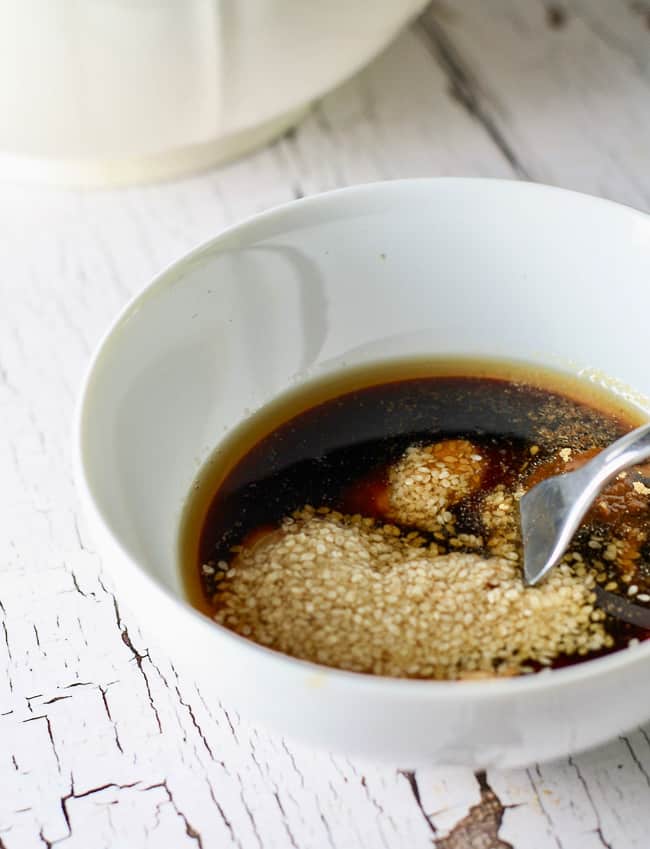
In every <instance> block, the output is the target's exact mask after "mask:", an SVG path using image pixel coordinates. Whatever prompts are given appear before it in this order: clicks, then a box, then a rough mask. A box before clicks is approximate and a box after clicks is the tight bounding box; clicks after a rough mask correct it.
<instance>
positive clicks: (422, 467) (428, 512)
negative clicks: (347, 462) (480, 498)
mask: <svg viewBox="0 0 650 849" xmlns="http://www.w3.org/2000/svg"><path fill="white" fill-rule="evenodd" d="M485 465H486V462H485V459H484V458H483V457H482V456H481V454H480V453H479V452H478V449H477V448H476V446H474V445H472V443H471V442H469V440H467V439H446V440H444V441H441V442H436V443H433V444H432V445H412V446H410V447H409V448H408V449H407V450H406V452H405V454H404V456H403V457H402V458H401V460H399V462H397V463H395V465H394V466H392V468H391V469H390V472H389V476H388V498H389V505H390V507H389V516H390V517H391V518H393V519H395V520H396V521H398V522H399V523H400V524H404V525H408V526H411V527H416V528H420V529H421V530H425V531H432V532H435V531H437V530H439V529H440V528H442V527H444V526H445V525H449V524H450V523H451V522H452V518H453V517H452V514H451V513H450V512H449V509H448V508H449V507H450V506H452V505H454V504H456V503H457V502H458V501H460V500H461V499H462V498H464V497H465V496H467V495H469V494H470V493H471V492H473V491H475V490H477V489H478V487H479V486H480V483H481V478H482V476H483V474H484V471H485Z"/></svg>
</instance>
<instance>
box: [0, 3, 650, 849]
mask: <svg viewBox="0 0 650 849" xmlns="http://www.w3.org/2000/svg"><path fill="white" fill-rule="evenodd" d="M554 5H558V3H555V4H554ZM559 5H562V6H563V8H565V9H566V10H567V19H566V25H565V26H563V27H561V28H560V29H551V28H550V27H549V26H548V25H547V23H546V13H545V8H544V4H543V3H542V2H541V0H527V2H525V3H522V2H520V0H510V2H508V0H491V2H490V3H485V2H481V0H453V2H451V0H445V2H444V4H443V3H442V2H441V3H437V4H436V5H435V6H434V7H432V9H431V10H430V11H429V12H428V13H427V17H426V19H425V20H424V21H423V22H421V23H419V24H416V25H415V26H414V27H413V29H412V30H411V31H410V32H408V33H405V34H404V35H403V36H402V37H401V38H400V39H399V40H398V41H397V42H396V43H395V44H394V45H393V46H392V47H391V48H390V49H389V50H388V52H387V53H386V54H385V55H384V56H382V57H380V59H378V60H377V61H376V62H375V63H374V64H373V66H372V67H371V68H370V69H368V70H367V71H366V72H365V73H363V74H362V75H361V76H360V77H358V78H357V79H355V80H353V81H352V82H350V83H348V84H347V85H345V86H344V87H343V88H342V89H341V90H339V91H338V92H336V93H335V94H333V95H331V96H329V97H327V98H326V99H325V101H324V102H323V103H322V104H321V105H320V106H319V107H318V109H317V110H316V111H315V113H314V114H313V115H312V116H311V117H310V118H308V119H307V121H305V123H304V124H303V125H302V126H301V127H300V128H299V130H298V131H297V132H296V133H295V134H290V135H289V136H288V137H286V138H284V139H283V140H281V141H279V142H278V143H276V144H275V145H272V146H271V147H269V148H268V149H266V150H264V151H261V152H259V153H257V154H255V155H253V156H251V157H248V158H247V159H245V160H243V161H241V162H238V163H235V164H232V165H229V166H227V167H225V168H222V169H219V170H217V171H212V172H209V173H207V174H205V175H202V176H198V177H194V178H191V179H187V180H184V181H181V182H177V183H173V184H167V185H161V186H151V187H145V188H135V189H129V190H124V191H118V192H114V193H87V194H82V193H72V192H64V191H54V190H39V189H36V188H20V187H11V186H3V187H2V191H1V192H0V298H1V301H0V303H1V308H0V427H1V433H2V438H1V439H0V481H1V484H0V516H2V519H1V520H0V849H31V847H44V846H54V845H60V846H62V847H67V849H73V847H79V849H89V848H90V847H92V849H94V847H104V846H106V847H109V846H110V847H148V846H151V847H156V849H160V847H192V849H195V847H197V846H198V847H200V849H210V848H211V847H218V849H222V847H224V849H226V847H230V846H233V847H239V849H249V847H252V848H253V849H254V847H260V849H273V848H274V847H277V849H287V847H300V849H321V847H323V848H324V849H371V847H372V849H375V848H376V847H380V848H381V847H386V849H392V847H408V849H425V847H431V846H432V841H434V840H436V839H441V838H444V837H445V836H446V835H448V834H449V833H450V832H452V831H453V828H454V826H455V825H456V824H457V823H458V822H459V821H460V820H462V819H463V818H464V817H465V815H466V814H467V812H468V810H469V809H470V807H471V806H472V805H475V804H477V803H478V801H479V799H480V788H479V784H478V783H477V781H476V779H475V777H474V776H473V775H472V773H471V771H470V770H467V769H462V768H457V767H456V768H443V767H436V766H432V767H430V768H428V769H423V770H419V771H418V772H417V774H416V775H414V776H411V777H409V776H408V775H405V774H403V773H401V772H399V771H398V770H396V769H390V768H384V767H375V766H367V765H365V766H362V765H360V764H356V763H352V762H350V761H349V760H347V759H346V758H344V757H329V756H327V755H325V754H322V753H321V754H317V753H314V752H311V751H307V750H305V749H302V748H299V747H297V746H294V745H293V744H292V742H291V741H282V740H278V739H274V738H269V737H267V736H266V734H264V733H263V732H262V731H258V730H254V729H250V728H247V727H246V726H245V725H243V724H242V723H241V722H240V721H239V719H238V717H237V716H236V715H234V714H232V713H230V712H229V713H226V712H225V711H224V709H223V708H222V707H221V706H220V705H218V704H212V703H206V702H205V701H204V700H203V698H202V695H201V693H200V692H199V691H198V690H197V689H196V687H195V685H194V684H193V682H192V681H191V680H190V679H188V677H187V676H186V675H184V673H183V670H181V669H176V668H175V667H174V666H173V665H172V663H171V662H170V659H169V658H167V657H165V656H164V654H162V652H161V651H160V650H159V649H158V647H157V645H156V639H155V635H152V634H148V635H146V636H145V635H143V634H141V633H140V631H139V630H138V626H137V621H138V617H137V608H136V609H133V606H132V604H131V602H132V600H131V599H129V598H127V597H121V598H119V599H117V600H116V599H115V598H114V596H113V594H112V588H111V585H110V581H109V579H108V577H107V575H106V573H105V572H104V570H103V564H102V562H101V559H100V558H99V556H98V555H97V554H96V553H95V551H94V547H93V544H92V541H91V540H90V539H88V537H87V533H86V529H85V525H84V522H83V518H82V517H81V516H80V515H79V511H78V504H77V500H76V497H75V493H74V490H73V486H72V480H71V475H70V427H71V415H72V409H73V404H74V399H75V395H76V392H77V388H78V385H79V382H80V379H81V376H82V373H83V370H84V368H85V365H86V363H87V360H88V356H89V353H90V351H91V350H92V348H93V346H94V345H95V344H96V342H97V340H98V338H99V336H100V334H101V332H102V331H103V329H104V327H105V326H106V324H107V323H108V321H109V320H110V319H111V318H112V317H113V316H114V314H115V313H116V312H117V310H118V309H119V308H120V307H121V306H122V305H123V303H124V301H125V300H126V298H128V297H129V296H130V295H132V294H133V293H134V292H136V291H137V290H138V289H139V288H140V287H141V286H142V285H143V284H144V283H145V282H146V281H147V279H148V278H149V277H150V276H151V275H152V274H154V273H155V272H157V271H159V270H160V269H161V268H162V267H163V266H164V265H166V264H167V263H168V262H170V261H171V260H173V259H175V258H176V257H178V256H180V255H181V254H182V253H184V252H185V251H186V250H187V249H188V248H190V247H192V246H193V245H195V244H196V243H197V242H199V241H201V240H203V239H205V238H207V237H209V236H211V235H213V234H214V233H215V232H217V231H218V230H219V229H220V228H222V227H223V226H225V225H226V224H228V223H230V222H233V221H236V220H238V219H241V218H242V217H244V216H246V215H249V214H252V213H254V212H257V211H259V210H261V209H266V208H268V207H269V206H272V205H274V204H277V203H281V202H284V201H286V200H289V199H291V198H292V197H294V196H299V195H307V194H311V193H314V192H317V191H322V190H326V189H330V188H334V187H336V186H339V185H343V184H347V183H351V182H361V181H366V180H375V179H382V178H394V177H401V176H414V175H433V174H474V175H490V176H513V175H514V174H516V173H520V174H526V175H528V176H529V177H530V178H531V179H538V180H545V181H547V182H552V183H558V184H561V185H567V186H571V187H575V188H580V189H582V190H585V191H589V192H593V193H596V194H604V195H606V196H609V197H612V198H615V199H618V200H621V201H625V202H631V203H633V204H635V205H637V206H641V207H645V208H649V207H650V170H649V169H648V150H650V118H649V115H650V112H649V111H648V108H647V105H648V101H649V98H650V60H649V59H648V57H649V56H650V30H648V29H647V25H646V23H645V18H644V17H643V15H642V13H641V12H640V11H639V8H640V7H641V6H642V5H643V4H639V3H637V4H631V3H628V2H626V0H566V2H564V3H563V2H561V0H560V3H559ZM632 6H634V8H631V7H632ZM441 51H442V52H441ZM450 87H452V88H453V89H454V90H455V92H456V95H457V97H450V96H449V94H448V91H449V89H450ZM459 95H460V96H461V102H459V100H458V99H457V98H458V96H459ZM411 779H412V780H411ZM487 782H488V784H489V787H491V788H492V790H493V791H494V793H496V795H497V797H498V798H499V800H500V802H501V804H502V805H503V807H504V813H503V820H502V824H501V829H500V839H501V840H503V841H509V842H510V843H511V844H512V845H513V846H514V847H516V849H547V847H548V848H549V849H551V848H552V849H558V847H559V849H562V847H564V849H603V847H612V849H634V847H639V849H645V848H646V847H647V846H648V827H649V825H650V732H648V731H643V730H640V731H636V732H635V733H633V734H630V735H629V736H628V737H626V738H625V739H622V740H618V741H614V742H612V743H610V744H609V745H608V746H606V747H604V748H601V749H599V750H597V751H594V752H590V753H587V754H583V755H579V756H576V757H574V758H572V759H567V760H564V761H561V762H558V763H556V764H552V765H544V766H540V767H538V768H537V767H533V768H531V769H529V770H515V771H510V772H489V773H488V775H487ZM415 791H417V799H416V792H415ZM418 800H419V804H418ZM485 845H486V847H487V849H490V846H491V845H492V841H490V842H488V843H486V844H485Z"/></svg>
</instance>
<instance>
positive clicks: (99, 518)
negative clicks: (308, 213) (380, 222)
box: [72, 177, 650, 701]
mask: <svg viewBox="0 0 650 849" xmlns="http://www.w3.org/2000/svg"><path fill="white" fill-rule="evenodd" d="M442 184H444V185H447V186H449V185H451V186H458V188H459V189H463V190H469V191H474V190H475V189H476V190H477V191H483V190H485V189H487V190H488V191H496V192H503V191H509V192H513V198H515V201H514V207H515V208H516V196H517V195H519V194H525V195H535V194H538V195H540V196H542V195H557V196H558V198H560V199H561V198H562V197H569V198H571V199H573V200H579V201H580V202H584V203H587V204H595V205H596V206H599V207H601V208H604V209H607V208H609V209H611V210H612V211H614V214H615V215H618V214H620V213H621V212H622V213H624V214H627V215H632V216H633V217H634V218H636V219H637V220H639V221H643V223H644V226H645V227H647V228H648V238H649V242H650V214H648V213H645V212H643V211H641V210H639V209H636V208H635V207H632V206H630V205H628V204H624V203H619V202H617V201H612V200H608V199H606V198H601V197H598V196H596V195H591V194H588V193H585V192H578V191H574V190H572V189H564V188H560V187H558V186H550V185H546V184H543V183H533V182H529V181H523V180H516V179H503V178H491V177H415V178H407V179H398V180H381V181H374V182H370V183H361V184H355V185H351V186H345V187H342V188H337V189H334V190H331V191H325V192H321V193H318V194H315V195H310V196H308V197H305V198H300V199H297V200H290V201H288V202H286V203H283V204H280V205H278V206H275V207H272V208H270V209H266V210H264V211H262V212H259V213H256V214H254V215H252V216H249V217H247V218H245V219H243V220H242V221H239V222H237V223H235V224H232V225H229V226H228V227H226V228H225V229H224V230H222V231H221V232H219V233H218V234H217V235H216V236H212V237H210V238H208V239H206V240H203V241H202V242H199V243H198V244H197V245H196V246H195V247H194V248H192V249H190V250H189V251H188V252H186V253H185V254H183V255H182V256H181V257H179V258H178V259H175V260H173V261H171V262H170V263H168V264H167V265H166V266H165V267H164V268H163V269H162V270H161V271H160V272H158V273H157V274H155V275H154V276H153V278H152V279H150V280H149V282H147V283H146V284H145V285H144V286H143V287H142V288H141V289H140V290H139V291H138V292H137V293H136V294H135V295H134V296H133V297H131V298H130V299H129V300H128V301H127V303H126V304H125V305H124V306H123V307H122V309H121V310H120V311H119V312H118V314H117V315H116V317H115V318H114V319H113V320H112V321H111V322H110V324H109V326H108V327H107V329H106V330H105V331H104V333H103V334H102V335H101V337H100V339H99V341H98V342H97V344H96V346H95V348H94V350H93V353H92V355H91V357H90V360H89V362H88V364H87V366H86V369H85V373H84V376H83V378H82V381H81V385H80V389H79V392H78V396H77V401H76V405H75V411H74V422H73V433H72V439H73V446H72V450H73V467H74V468H73V474H74V481H75V485H76V489H77V492H78V493H79V494H80V496H81V503H82V506H83V509H84V511H85V512H86V514H87V515H88V516H89V517H90V518H91V519H92V520H93V522H94V523H95V524H97V525H99V526H100V527H101V528H102V530H103V531H104V533H105V534H107V535H108V537H109V538H110V542H111V544H112V545H113V547H114V548H116V549H117V551H118V552H119V554H120V555H121V561H122V562H123V563H125V564H128V568H129V569H132V570H134V571H135V572H136V573H138V574H139V576H140V577H141V578H142V579H144V581H145V583H146V584H147V585H148V587H149V588H150V590H151V591H152V592H153V593H154V594H155V595H156V596H157V597H158V598H159V599H160V600H161V601H167V602H171V604H172V605H173V606H174V607H175V608H176V609H177V610H178V613H179V615H181V616H182V617H183V618H184V617H190V619H191V620H193V621H194V622H195V623H196V624H197V626H198V627H201V628H205V629H206V630H205V633H206V638H207V639H214V638H215V636H216V637H217V638H219V639H221V640H226V641H229V642H231V644H232V645H233V647H236V648H237V649H238V650H240V651H244V653H246V654H248V655H249V656H250V659H251V660H256V659H257V660H259V662H266V663H267V664H269V663H274V664H276V665H278V664H279V665H282V666H284V668H285V671H287V672H291V671H293V672H294V673H295V674H296V675H297V676H298V675H302V676H304V677H306V678H308V679H309V680H311V681H314V682H315V681H318V683H319V685H321V684H327V685H328V686H329V685H340V686H346V687H353V688H355V689H357V690H358V691H360V692H366V691H367V692H368V694H373V695H374V694H378V693H379V692H380V691H383V692H384V693H386V694H390V695H394V696H396V697H403V698H404V697H408V695H412V696H413V697H418V698H423V697H428V698H431V699H433V700H442V701H447V700H452V701H453V700H455V699H457V698H458V697H459V696H461V697H463V698H464V699H466V698H503V697H507V696H511V695H524V694H528V693H534V692H536V691H538V690H539V689H544V690H554V689H556V688H561V687H566V686H569V685H571V684H579V683H582V682H585V681H587V680H591V679H594V678H600V677H605V676H607V674H608V673H610V672H614V671H616V670H621V669H622V668H623V667H626V666H630V665H639V664H640V663H642V662H644V661H646V662H647V660H648V659H649V658H650V639H648V640H646V641H642V642H641V643H639V644H638V645H635V646H630V647H627V648H623V649H619V650H618V651H614V652H612V653H611V654H608V655H605V656H604V657H598V658H593V659H591V660H586V661H583V662H579V663H576V664H572V665H570V666H566V667H562V668H560V669H546V670H543V671H541V672H538V673H535V674H531V675H521V676H514V677H512V678H498V677H492V678H486V679H481V680H442V681H441V680H431V679H413V678H396V677H390V676H383V675H373V674H369V673H363V672H353V671H350V670H346V669H338V668H336V667H330V666H325V665H322V664H319V663H316V662H313V661H308V660H303V659H301V658H296V657H292V656H291V655H288V654H284V653H283V652H280V651H277V650H276V649H271V648H269V647H267V646H263V645H260V644H258V643H255V642H253V641H252V640H249V639H247V638H246V637H243V636H240V635H239V634H237V633H235V632H234V631H231V630H229V629H228V628H225V627H224V626H222V625H219V624H218V623H216V622H214V621H213V620H212V619H211V618H210V617H209V616H207V615H206V614H203V613H201V612H200V611H198V610H197V609H196V608H194V607H193V606H192V605H191V604H190V602H189V601H188V600H187V599H186V598H184V597H183V596H181V595H177V594H176V593H174V592H173V591H172V590H171V589H170V588H169V587H167V586H165V585H164V584H162V583H161V582H160V581H158V580H157V579H156V578H154V577H153V576H152V574H151V573H150V572H149V570H148V569H147V568H146V567H145V566H144V565H143V562H141V561H140V559H139V558H136V557H134V556H133V555H132V554H131V553H130V552H129V551H128V550H127V549H126V548H125V546H124V545H123V544H122V541H121V540H120V538H119V537H118V536H117V535H116V534H115V533H113V530H112V529H111V527H110V525H109V523H108V522H107V521H106V520H105V519H104V517H103V514H102V510H101V508H100V506H99V504H98V503H97V500H96V499H95V496H94V494H93V490H92V486H91V484H90V482H89V479H88V476H87V471H86V463H85V451H84V442H85V438H84V431H85V422H86V414H87V407H88V406H89V404H90V399H91V398H92V394H93V393H92V387H93V383H94V379H95V374H96V370H97V368H98V366H99V364H100V362H101V361H102V360H103V358H104V357H106V356H107V351H108V350H109V349H110V347H111V345H112V344H113V341H114V336H115V335H116V334H117V333H118V332H119V330H120V329H121V328H122V327H123V325H124V324H125V323H126V322H127V321H128V320H129V318H130V317H131V315H132V314H134V313H135V312H136V311H138V310H139V309H140V308H142V307H143V306H144V305H145V304H146V302H147V300H148V299H149V298H150V297H154V296H155V295H156V294H157V293H158V292H159V291H160V289H161V288H164V287H165V286H169V285H174V284H176V283H180V282H182V279H183V276H184V275H185V273H186V271H187V270H188V269H189V268H191V267H192V265H193V264H194V263H196V262H197V261H199V260H200V259H202V258H203V257H204V256H206V255H209V254H218V253H220V252H221V251H222V250H224V249H227V248H228V247H229V245H230V243H231V242H233V241H234V242H237V241H238V240H240V239H241V243H242V244H246V242H247V238H248V240H249V241H251V242H252V241H255V238H256V229H257V228H258V227H259V226H260V225H264V224H266V223H267V222H269V221H273V220H276V221H277V222H282V220H283V219H287V218H289V220H288V224H289V226H291V221H290V218H291V216H293V215H294V214H295V212H296V210H300V209H304V210H307V209H309V208H312V207H316V208H317V207H321V206H324V205H325V206H327V205H330V204H339V203H341V202H342V203H343V204H345V203H346V202H347V201H348V200H349V199H357V198H362V199H363V198H365V197H368V198H371V197H372V196H373V195H377V196H380V197H381V196H383V195H385V194H388V195H392V194H395V195H401V194H405V193H406V194H407V193H408V192H410V191H412V190H415V191H418V190H420V189H422V190H425V191H426V190H429V189H433V190H435V188H436V187H437V186H439V185H442ZM560 202H561V201H560ZM342 212H343V213H344V212H345V207H343V209H342ZM342 217H344V215H343V216H342ZM108 571H109V574H110V568H109V570H108ZM136 615H137V612H136Z"/></svg>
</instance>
